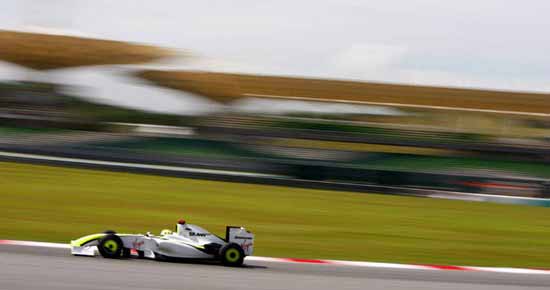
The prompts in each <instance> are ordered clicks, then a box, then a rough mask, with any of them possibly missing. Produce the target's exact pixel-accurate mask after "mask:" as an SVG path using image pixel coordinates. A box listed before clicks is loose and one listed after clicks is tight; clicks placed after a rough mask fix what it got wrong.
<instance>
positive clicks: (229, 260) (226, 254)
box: [220, 243, 244, 267]
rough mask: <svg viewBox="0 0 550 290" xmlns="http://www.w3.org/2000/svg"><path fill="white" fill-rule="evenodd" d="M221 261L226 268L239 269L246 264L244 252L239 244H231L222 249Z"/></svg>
mask: <svg viewBox="0 0 550 290" xmlns="http://www.w3.org/2000/svg"><path fill="white" fill-rule="evenodd" d="M220 259H221V262H222V264H224V265H225V266H231V267H238V266H241V265H242V264H243V262H244V251H243V249H242V248H241V246H239V245H238V244H235V243H230V244H227V245H225V246H223V247H222V248H221V250H220Z"/></svg>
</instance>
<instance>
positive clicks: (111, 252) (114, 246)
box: [97, 234, 124, 259]
mask: <svg viewBox="0 0 550 290" xmlns="http://www.w3.org/2000/svg"><path fill="white" fill-rule="evenodd" d="M97 249H98V250H99V253H100V254H101V256H103V257H104V258H111V259H116V258H120V257H121V256H122V252H123V251H124V247H123V244H122V240H121V239H120V238H119V237H118V236H117V235H113V234H109V235H106V236H104V237H103V238H101V240H99V244H98V245H97Z"/></svg>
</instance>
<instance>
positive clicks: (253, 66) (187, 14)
mask: <svg viewBox="0 0 550 290" xmlns="http://www.w3.org/2000/svg"><path fill="white" fill-rule="evenodd" d="M0 6H2V7H1V9H0V29H21V28H26V27H30V26H34V27H36V26H39V27H49V28H55V29H61V30H65V31H73V32H78V33H79V34H84V35H89V36H93V37H99V38H108V39H116V40H124V41H135V42H142V43H149V44H154V45H161V46H165V47H170V48H176V49H180V50H182V51H186V52H188V53H190V54H192V55H194V57H193V58H191V59H183V58H182V59H178V60H174V61H173V62H172V63H161V64H151V65H150V66H152V67H155V66H158V67H170V68H182V69H203V70H216V71H231V72H245V73H259V74H277V75H293V76H306V77H321V78H336V79H354V80H365V81H378V82H390V83H407V84H423V85H438V86H458V87H470V88H489V89H500V90H521V91H539V92H550V53H548V52H549V51H550V37H547V35H548V32H547V31H548V30H549V29H550V17H547V16H546V15H547V13H548V11H550V1H547V0H546V1H545V0H524V1H518V0H516V1H510V0H462V1H441V0H400V1H398V0H384V1H382V0H370V1H369V0H363V1H358V0H316V1H310V0H301V1H288V0H278V1H267V0H266V1H251V0H240V1H239V0H235V1H223V0H201V1H181V0H155V1H140V0H117V1H109V0H95V1H86V0H49V1H42V0H34V1H33V0H2V4H0ZM0 45H1V44H0ZM128 69H130V68H126V67H93V68H84V69H71V70H65V71H63V70H62V71H59V72H55V73H53V74H40V73H32V72H28V71H26V70H24V69H21V68H18V67H16V66H13V65H9V64H5V63H0V79H17V78H31V79H34V78H37V79H44V78H46V79H53V80H56V81H63V82H66V83H70V84H73V85H75V86H79V87H85V88H86V89H81V90H80V91H79V92H80V94H82V95H83V96H85V97H88V98H93V99H94V100H97V101H102V102H109V103H114V104H119V105H126V106H132V107H136V108H142V109H149V110H157V111H170V112H178V113H184V114H186V113H196V112H200V111H201V110H205V108H207V106H204V105H205V104H208V101H206V100H204V99H203V98H200V97H197V96H190V95H187V94H181V93H179V92H174V91H171V90H167V89H160V88H157V87H152V86H146V85H144V84H142V83H138V82H137V80H132V79H131V78H129V77H127V76H126V74H125V72H126V71H128Z"/></svg>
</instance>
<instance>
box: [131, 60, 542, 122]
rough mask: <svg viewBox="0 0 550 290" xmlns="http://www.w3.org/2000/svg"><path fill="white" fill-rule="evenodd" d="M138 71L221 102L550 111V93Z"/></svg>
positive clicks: (166, 84)
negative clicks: (247, 99) (280, 101)
mask: <svg viewBox="0 0 550 290" xmlns="http://www.w3.org/2000/svg"><path fill="white" fill-rule="evenodd" d="M137 76H139V77H141V78H144V79H146V80H149V81H151V82H153V83H155V84H156V85H159V86H164V87H168V88H173V89H177V90H181V91H187V92H191V93H195V94H199V95H203V96H206V97H208V98H210V99H213V100H216V101H218V102H221V103H228V102H231V101H234V100H237V99H241V98H245V97H260V98H276V99H295V100H309V101H326V102H346V103H357V104H373V105H388V106H395V107H418V108H433V109H449V110H459V111H460V110H464V111H482V112H483V111H485V112H494V113H507V114H519V115H534V116H543V117H548V116H550V94H539V93H523V92H506V91H490V90H477V89H460V88H445V87H430V86H413V85H397V84H384V83H369V82H357V81H343V80H326V79H313V78H297V77H279V76H263V75H249V74H234V73H217V72H204V71H162V70H143V71H140V72H138V73H137Z"/></svg>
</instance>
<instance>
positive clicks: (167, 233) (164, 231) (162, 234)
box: [160, 229, 172, 236]
mask: <svg viewBox="0 0 550 290" xmlns="http://www.w3.org/2000/svg"><path fill="white" fill-rule="evenodd" d="M171 234H172V231H171V230H169V229H164V230H162V231H160V235H161V236H167V235H171Z"/></svg>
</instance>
